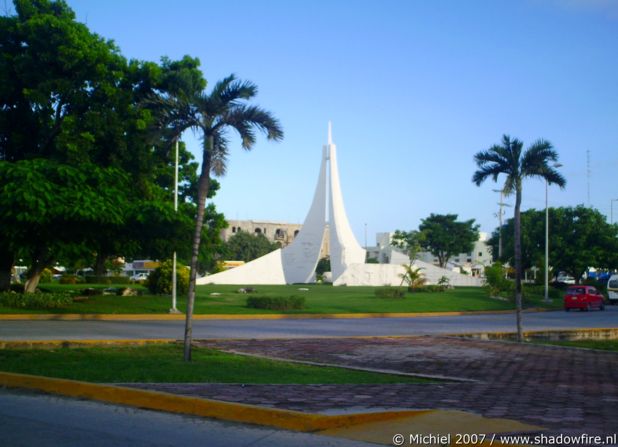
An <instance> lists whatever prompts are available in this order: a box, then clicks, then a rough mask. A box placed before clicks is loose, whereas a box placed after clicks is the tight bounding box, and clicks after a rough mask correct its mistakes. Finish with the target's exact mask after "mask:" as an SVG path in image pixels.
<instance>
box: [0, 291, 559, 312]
mask: <svg viewBox="0 0 618 447" xmlns="http://www.w3.org/2000/svg"><path fill="white" fill-rule="evenodd" d="M45 287H46V288H48V289H50V290H53V291H75V292H77V291H79V290H81V289H83V288H85V287H90V286H89V285H60V284H46V285H45ZM94 287H100V288H105V287H108V286H94ZM134 287H138V288H139V289H140V290H142V291H144V292H146V289H145V288H143V287H142V286H134ZM238 289H239V286H230V285H205V286H198V288H197V297H196V302H195V313H196V314H215V315H216V314H219V315H220V314H237V315H240V314H276V313H281V312H280V311H273V310H262V309H252V308H248V307H246V300H247V296H249V295H248V294H242V293H238V292H237V291H238ZM255 289H256V290H257V291H256V292H255V293H254V294H253V295H257V296H273V297H276V296H280V297H289V296H291V295H298V296H304V297H305V308H304V309H302V310H293V311H287V312H285V313H288V314H299V313H301V314H303V313H308V314H325V313H360V312H367V313H399V312H445V311H487V310H510V309H513V308H514V304H513V303H512V302H508V301H499V300H495V299H491V298H489V297H488V296H487V292H486V291H485V290H484V289H483V288H480V287H457V288H455V289H451V290H447V291H446V292H441V293H440V292H437V293H407V294H406V296H405V298H403V299H394V298H386V299H385V298H378V297H376V296H375V294H374V292H375V289H376V288H375V287H332V286H327V285H291V286H255ZM299 289H308V290H306V291H302V290H299ZM213 294H218V295H213ZM541 299H542V297H541V296H534V295H532V296H530V297H528V298H526V299H525V300H524V306H525V307H549V308H556V309H558V308H561V306H562V302H561V301H560V300H554V303H553V304H551V305H549V306H547V305H545V304H544V303H542V302H541ZM185 306H186V304H185V299H184V297H182V298H179V300H178V309H180V310H181V311H184V310H185ZM170 307H171V298H170V297H169V296H155V295H143V296H138V297H117V296H95V297H90V298H89V299H88V300H86V301H84V302H79V303H72V304H71V305H70V306H68V307H67V308H64V309H53V310H28V309H11V308H6V307H1V306H0V313H4V314H7V313H80V314H84V313H95V314H96V313H108V314H137V313H143V314H150V313H153V314H155V313H160V314H165V313H167V312H168V310H169V308H170Z"/></svg>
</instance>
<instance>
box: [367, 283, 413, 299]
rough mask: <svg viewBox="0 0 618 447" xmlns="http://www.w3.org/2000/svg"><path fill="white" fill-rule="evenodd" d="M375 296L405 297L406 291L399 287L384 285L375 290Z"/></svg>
mask: <svg viewBox="0 0 618 447" xmlns="http://www.w3.org/2000/svg"><path fill="white" fill-rule="evenodd" d="M374 294H375V296H377V297H378V298H398V299H401V298H403V297H405V292H404V291H403V290H401V289H400V288H399V287H391V286H384V287H380V288H378V289H375V291H374Z"/></svg>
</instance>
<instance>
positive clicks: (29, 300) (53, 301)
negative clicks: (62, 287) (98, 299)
mask: <svg viewBox="0 0 618 447" xmlns="http://www.w3.org/2000/svg"><path fill="white" fill-rule="evenodd" d="M72 302H73V298H72V297H71V295H67V294H66V293H40V292H37V293H15V292H4V293H0V305H2V306H4V307H11V308H16V309H59V308H63V307H67V306H68V305H69V304H71V303H72Z"/></svg>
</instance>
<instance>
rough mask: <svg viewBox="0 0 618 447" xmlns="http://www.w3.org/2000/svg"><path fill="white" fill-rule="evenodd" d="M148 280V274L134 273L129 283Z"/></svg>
mask: <svg viewBox="0 0 618 447" xmlns="http://www.w3.org/2000/svg"><path fill="white" fill-rule="evenodd" d="M147 279H148V273H136V274H135V275H133V276H131V281H146V280H147Z"/></svg>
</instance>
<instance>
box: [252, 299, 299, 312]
mask: <svg viewBox="0 0 618 447" xmlns="http://www.w3.org/2000/svg"><path fill="white" fill-rule="evenodd" d="M247 307H252V308H254V309H271V310H297V309H304V308H305V297H302V296H296V295H292V296H288V297H283V296H281V297H280V296H277V297H271V296H250V297H249V298H247Z"/></svg>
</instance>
